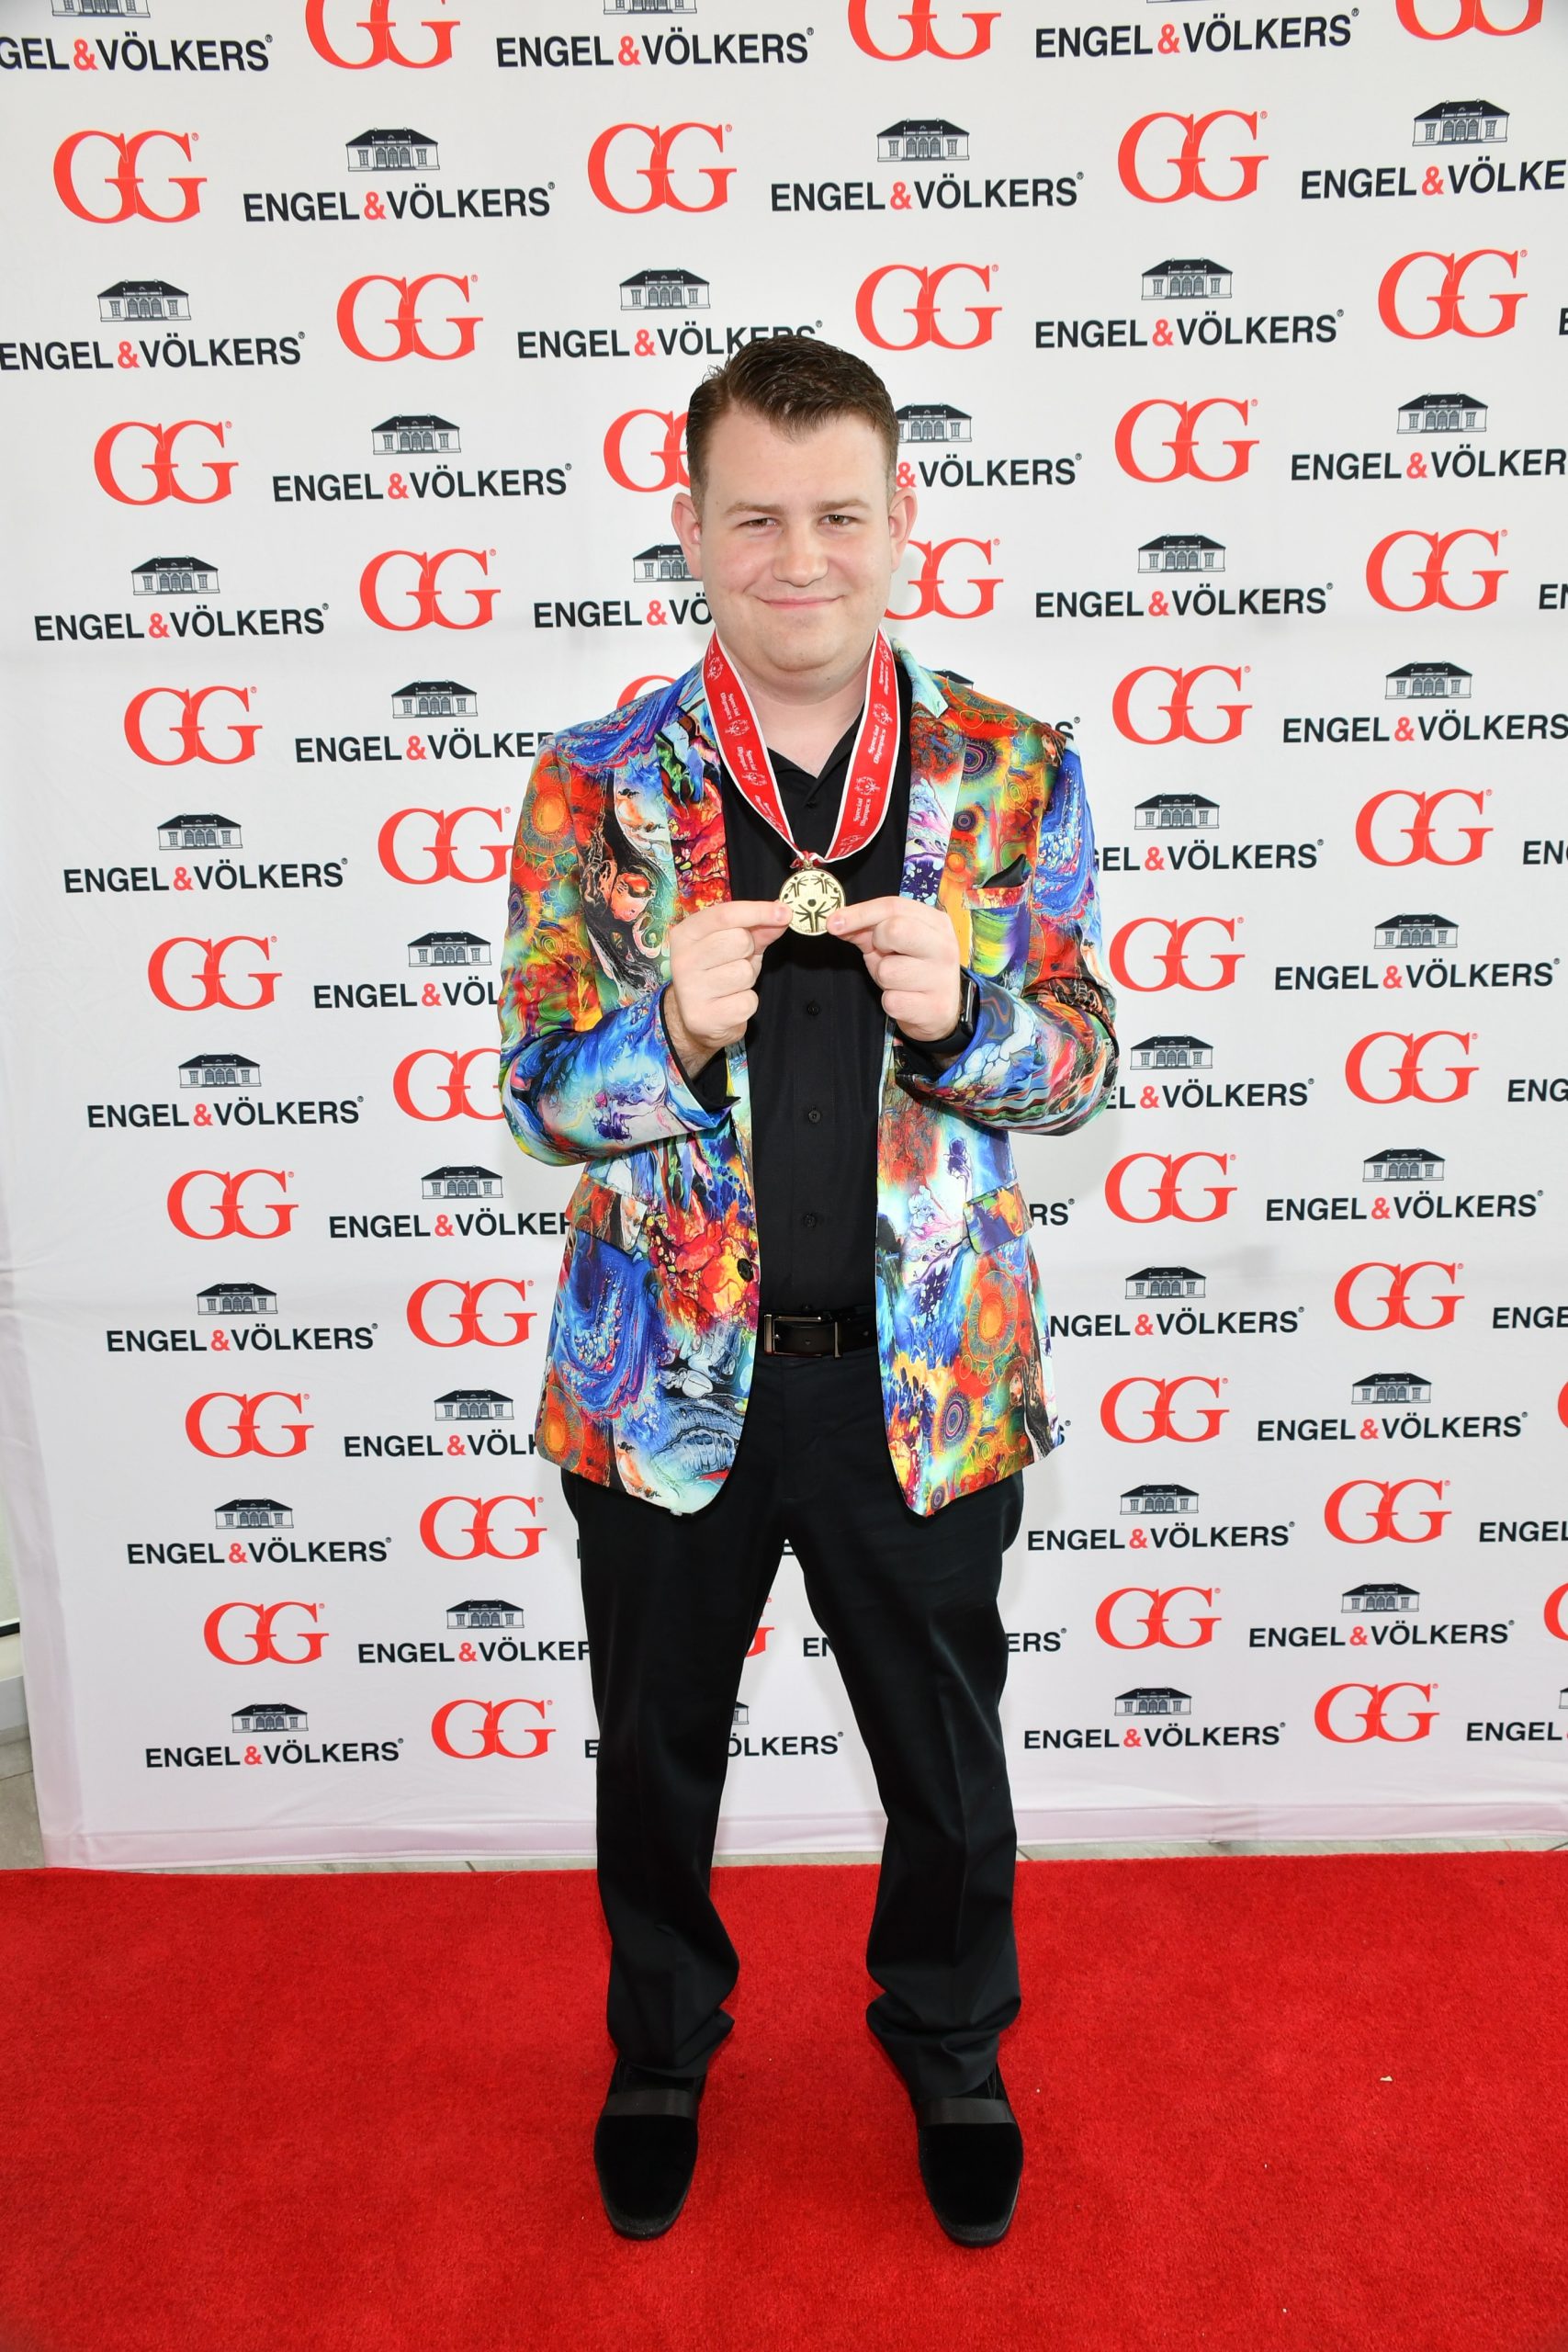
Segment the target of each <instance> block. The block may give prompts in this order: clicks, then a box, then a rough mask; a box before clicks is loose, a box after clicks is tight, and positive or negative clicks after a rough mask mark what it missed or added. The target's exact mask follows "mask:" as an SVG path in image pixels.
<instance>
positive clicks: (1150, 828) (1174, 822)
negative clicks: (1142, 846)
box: [1133, 792, 1220, 833]
mask: <svg viewBox="0 0 1568 2352" xmlns="http://www.w3.org/2000/svg"><path fill="white" fill-rule="evenodd" d="M1219 821H1220V804H1219V802H1218V801H1217V800H1209V799H1207V798H1205V797H1204V795H1203V794H1202V793H1201V792H1152V793H1151V794H1150V795H1149V797H1148V798H1147V799H1146V800H1140V801H1139V803H1138V805H1137V807H1136V808H1135V809H1134V811H1133V828H1134V831H1135V832H1140V833H1149V832H1157V833H1181V832H1208V831H1212V829H1213V827H1214V826H1215V825H1217V824H1218V823H1219Z"/></svg>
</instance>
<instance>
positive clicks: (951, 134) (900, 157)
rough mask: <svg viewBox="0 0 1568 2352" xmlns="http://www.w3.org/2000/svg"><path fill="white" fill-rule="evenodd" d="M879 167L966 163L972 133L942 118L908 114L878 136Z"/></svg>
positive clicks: (880, 131) (879, 132)
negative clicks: (882, 165) (883, 165)
mask: <svg viewBox="0 0 1568 2352" xmlns="http://www.w3.org/2000/svg"><path fill="white" fill-rule="evenodd" d="M876 159H877V162H878V163H879V164H965V163H967V162H968V160H969V133H968V132H967V131H966V130H961V129H960V128H959V126H958V124H957V123H955V122H944V121H943V120H942V118H941V116H939V115H906V116H905V117H904V119H902V121H900V122H890V123H889V124H888V126H887V128H886V130H879V131H878V132H877V134H876Z"/></svg>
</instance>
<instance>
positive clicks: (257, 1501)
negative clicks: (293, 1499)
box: [212, 1495, 294, 1529]
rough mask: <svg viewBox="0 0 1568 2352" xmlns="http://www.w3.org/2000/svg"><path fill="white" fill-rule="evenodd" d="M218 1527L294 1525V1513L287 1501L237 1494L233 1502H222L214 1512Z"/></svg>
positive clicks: (265, 1496)
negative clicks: (281, 1501)
mask: <svg viewBox="0 0 1568 2352" xmlns="http://www.w3.org/2000/svg"><path fill="white" fill-rule="evenodd" d="M212 1521H213V1525H214V1526H215V1527H217V1528H220V1529H223V1528H230V1527H292V1526H293V1524H294V1513H293V1512H292V1511H291V1510H289V1508H288V1504H287V1503H280V1502H275V1501H274V1500H273V1499H272V1498H271V1497H270V1496H267V1495H244V1496H236V1497H235V1498H234V1500H233V1501H232V1502H227V1503H220V1504H219V1506H218V1508H217V1510H215V1511H214V1512H213V1514H212Z"/></svg>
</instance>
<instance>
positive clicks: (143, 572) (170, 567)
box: [130, 555, 218, 596]
mask: <svg viewBox="0 0 1568 2352" xmlns="http://www.w3.org/2000/svg"><path fill="white" fill-rule="evenodd" d="M130 582H131V586H132V588H133V589H134V591H135V593H136V594H137V595H138V596H215V595H216V594H217V593H218V567H217V565H216V564H215V563H209V561H208V560H207V558H206V557H205V556H200V555H152V556H149V557H148V559H147V560H146V562H145V563H138V564H135V565H133V566H132V567H131V573H130Z"/></svg>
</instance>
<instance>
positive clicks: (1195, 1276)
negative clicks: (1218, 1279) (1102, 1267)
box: [1125, 1266, 1209, 1298]
mask: <svg viewBox="0 0 1568 2352" xmlns="http://www.w3.org/2000/svg"><path fill="white" fill-rule="evenodd" d="M1208 1288H1209V1285H1208V1283H1207V1281H1206V1280H1205V1278H1204V1276H1203V1275H1201V1274H1200V1273H1197V1272H1194V1270H1193V1269H1192V1267H1190V1266H1141V1267H1140V1268H1139V1269H1138V1272H1136V1273H1135V1274H1129V1275H1128V1277H1127V1287H1126V1293H1125V1295H1126V1296H1127V1297H1128V1298H1203V1297H1205V1296H1206V1295H1207V1294H1208Z"/></svg>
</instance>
